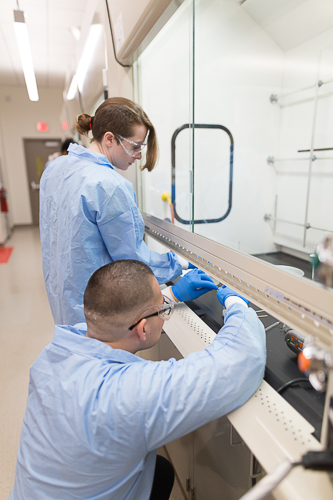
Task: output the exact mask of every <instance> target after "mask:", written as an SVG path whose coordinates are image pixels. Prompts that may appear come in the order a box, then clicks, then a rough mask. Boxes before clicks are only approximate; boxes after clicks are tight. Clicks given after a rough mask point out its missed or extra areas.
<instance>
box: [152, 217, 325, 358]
mask: <svg viewBox="0 0 333 500" xmlns="http://www.w3.org/2000/svg"><path fill="white" fill-rule="evenodd" d="M142 215H143V218H144V222H145V225H146V234H147V235H149V236H151V237H153V238H154V239H155V240H157V241H159V242H160V243H162V244H163V245H165V246H166V247H167V248H168V249H170V250H173V251H174V252H176V253H177V254H179V255H182V256H183V257H185V258H186V259H187V260H189V261H190V262H192V263H193V264H195V265H196V266H197V267H198V268H199V269H203V270H204V271H205V272H207V273H208V274H209V275H210V276H212V277H213V278H215V279H216V280H218V281H219V282H221V283H224V284H226V285H227V286H230V287H231V288H232V289H234V290H237V291H238V292H239V293H240V294H241V295H243V296H245V297H246V298H247V299H249V300H250V301H251V302H253V303H254V304H256V305H257V306H259V307H260V308H262V309H264V310H265V311H267V312H268V313H269V314H271V315H272V316H274V317H275V318H276V319H278V320H279V321H281V322H283V323H285V324H287V325H288V326H290V327H291V328H294V329H295V330H296V331H298V332H299V333H303V334H304V335H305V336H306V337H307V336H310V335H312V336H313V337H314V338H315V339H316V342H317V343H318V345H321V346H322V347H324V348H325V349H327V350H331V346H332V339H333V291H332V290H328V289H325V288H324V287H323V286H322V285H320V284H319V283H315V282H313V281H311V280H307V279H306V278H299V277H297V276H293V275H291V274H289V273H286V272H284V271H281V270H280V269H278V268H276V267H275V266H273V265H271V264H268V263H266V262H264V261H260V260H259V259H257V258H255V257H252V256H250V255H246V254H243V253H241V252H239V251H237V250H233V249H231V248H229V247H226V246H224V245H221V244H220V243H216V242H214V241H211V240H208V239H207V238H204V237H202V236H199V235H197V234H193V233H191V232H189V231H187V230H185V229H182V228H180V227H178V226H175V225H173V224H171V223H169V222H166V221H163V220H161V219H158V218H156V217H154V216H152V215H149V214H146V213H143V214H142Z"/></svg>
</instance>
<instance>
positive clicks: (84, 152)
mask: <svg viewBox="0 0 333 500" xmlns="http://www.w3.org/2000/svg"><path fill="white" fill-rule="evenodd" d="M68 153H69V154H70V155H74V156H78V157H79V158H86V159H88V160H90V161H93V162H94V163H98V164H99V165H106V166H108V167H111V168H112V169H113V170H114V166H113V165H111V163H110V162H109V160H108V159H107V157H106V156H105V155H102V154H101V153H95V152H94V151H90V149H87V148H84V147H83V146H80V145H78V144H73V143H72V144H70V145H69V148H68Z"/></svg>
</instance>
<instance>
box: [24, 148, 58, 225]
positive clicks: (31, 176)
mask: <svg viewBox="0 0 333 500" xmlns="http://www.w3.org/2000/svg"><path fill="white" fill-rule="evenodd" d="M23 141H24V152H25V163H26V168H27V175H28V184H29V195H30V206H31V214H32V223H33V225H34V226H38V224H39V181H40V178H41V175H42V173H43V171H44V167H45V165H46V163H47V161H48V157H49V156H50V155H52V154H53V153H56V152H59V153H60V148H61V139H24V140H23Z"/></svg>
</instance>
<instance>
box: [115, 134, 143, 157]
mask: <svg viewBox="0 0 333 500" xmlns="http://www.w3.org/2000/svg"><path fill="white" fill-rule="evenodd" d="M114 135H115V136H116V137H117V139H118V141H119V143H120V144H121V146H122V148H123V150H124V151H125V153H127V154H128V155H129V156H132V157H133V158H134V157H135V156H137V155H138V154H139V153H142V151H143V149H144V148H145V147H146V146H147V143H146V142H135V141H131V140H130V139H126V137H123V136H122V135H120V134H114ZM123 141H126V142H128V143H129V144H131V146H130V149H127V148H126V147H125V145H124V144H123Z"/></svg>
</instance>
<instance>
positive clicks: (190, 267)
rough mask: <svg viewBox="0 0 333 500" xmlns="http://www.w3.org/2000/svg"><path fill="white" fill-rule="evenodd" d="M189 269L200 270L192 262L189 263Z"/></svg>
mask: <svg viewBox="0 0 333 500" xmlns="http://www.w3.org/2000/svg"><path fill="white" fill-rule="evenodd" d="M187 269H198V268H197V266H195V265H194V264H192V262H189V263H188V268H187Z"/></svg>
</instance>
